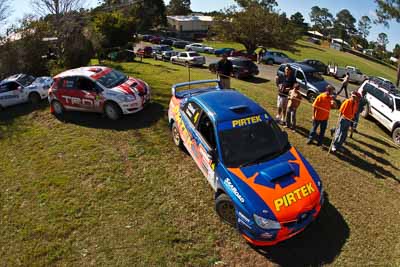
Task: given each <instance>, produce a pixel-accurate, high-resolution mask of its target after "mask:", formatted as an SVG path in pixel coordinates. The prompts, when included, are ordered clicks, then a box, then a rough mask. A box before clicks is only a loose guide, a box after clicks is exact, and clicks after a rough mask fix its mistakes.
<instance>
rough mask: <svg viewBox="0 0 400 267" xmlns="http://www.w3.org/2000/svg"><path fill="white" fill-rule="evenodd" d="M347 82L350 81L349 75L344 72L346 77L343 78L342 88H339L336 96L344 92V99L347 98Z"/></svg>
mask: <svg viewBox="0 0 400 267" xmlns="http://www.w3.org/2000/svg"><path fill="white" fill-rule="evenodd" d="M349 80H350V73H348V72H346V75H345V76H344V78H343V82H342V87H340V90H339V92H338V93H337V95H340V93H341V92H342V91H343V90H344V94H345V95H346V98H349V93H348V92H347V85H348V84H349Z"/></svg>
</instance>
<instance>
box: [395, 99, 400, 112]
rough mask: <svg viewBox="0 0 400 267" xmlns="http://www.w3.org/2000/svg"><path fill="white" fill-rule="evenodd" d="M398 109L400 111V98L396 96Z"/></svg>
mask: <svg viewBox="0 0 400 267" xmlns="http://www.w3.org/2000/svg"><path fill="white" fill-rule="evenodd" d="M396 110H397V111H400V98H396Z"/></svg>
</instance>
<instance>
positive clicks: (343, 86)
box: [337, 84, 349, 98]
mask: <svg viewBox="0 0 400 267" xmlns="http://www.w3.org/2000/svg"><path fill="white" fill-rule="evenodd" d="M343 90H344V94H345V95H346V98H349V93H348V92H347V84H342V87H341V88H340V90H339V92H337V95H340V93H341V92H342V91H343Z"/></svg>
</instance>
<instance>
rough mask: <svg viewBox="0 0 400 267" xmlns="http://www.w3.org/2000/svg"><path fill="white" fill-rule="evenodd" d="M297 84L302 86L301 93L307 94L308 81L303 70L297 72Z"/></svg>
mask: <svg viewBox="0 0 400 267" xmlns="http://www.w3.org/2000/svg"><path fill="white" fill-rule="evenodd" d="M296 82H297V83H298V84H300V92H302V93H304V94H307V80H306V77H305V76H304V73H303V72H302V71H301V70H296Z"/></svg>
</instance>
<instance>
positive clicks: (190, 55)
mask: <svg viewBox="0 0 400 267" xmlns="http://www.w3.org/2000/svg"><path fill="white" fill-rule="evenodd" d="M198 56H200V55H199V54H198V53H189V57H198Z"/></svg>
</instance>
